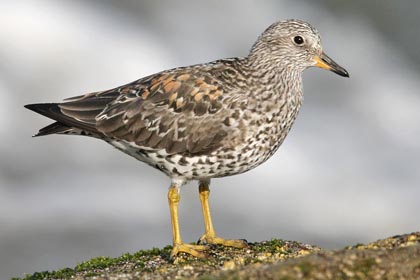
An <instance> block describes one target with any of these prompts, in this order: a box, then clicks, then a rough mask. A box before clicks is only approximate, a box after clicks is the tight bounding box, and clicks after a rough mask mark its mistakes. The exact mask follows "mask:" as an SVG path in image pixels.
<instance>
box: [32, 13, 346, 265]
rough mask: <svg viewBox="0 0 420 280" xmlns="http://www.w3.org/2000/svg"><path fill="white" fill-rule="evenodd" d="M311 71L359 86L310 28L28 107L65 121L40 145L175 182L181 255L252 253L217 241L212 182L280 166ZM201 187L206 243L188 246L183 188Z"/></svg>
mask: <svg viewBox="0 0 420 280" xmlns="http://www.w3.org/2000/svg"><path fill="white" fill-rule="evenodd" d="M311 66H317V67H320V68H324V69H328V70H331V71H333V72H335V73H337V74H338V75H341V76H344V77H349V74H348V72H347V71H346V70H345V69H344V68H342V67H341V66H339V65H338V64H337V63H335V62H334V61H333V60H332V59H331V58H329V57H328V56H327V55H326V54H325V53H324V52H323V50H322V45H321V39H320V36H319V33H318V31H317V30H316V29H315V28H314V27H312V26H311V25H310V24H308V23H306V22H304V21H301V20H286V21H280V22H276V23H274V24H272V25H271V26H269V27H268V28H267V29H266V30H265V31H264V32H263V33H262V34H261V35H260V36H259V38H258V40H257V41H256V42H255V44H254V45H253V46H252V48H251V50H250V52H249V54H248V55H247V56H246V57H236V58H229V59H221V60H217V61H213V62H209V63H204V64H197V65H192V66H187V67H179V68H175V69H170V70H165V71H162V72H159V73H156V74H153V75H150V76H147V77H144V78H141V79H139V80H136V81H134V82H131V83H129V84H126V85H123V86H119V87H116V88H113V89H110V90H105V91H99V92H93V93H89V94H85V95H81V96H76V97H72V98H68V99H65V100H64V101H63V102H61V103H40V104H29V105H26V106H25V107H26V108H28V109H30V110H32V111H35V112H37V113H39V114H41V115H44V116H46V117H48V118H51V119H53V120H55V122H54V123H52V124H50V125H48V126H46V127H44V128H42V129H40V130H39V132H38V133H37V134H36V135H35V136H42V135H49V134H68V135H84V136H89V137H94V138H98V139H102V140H104V141H106V142H108V143H109V144H111V145H112V146H114V147H116V148H117V149H118V150H120V151H122V152H124V153H126V154H128V155H130V156H133V157H134V158H136V159H138V160H140V161H142V162H145V163H146V164H148V165H150V166H152V167H154V168H157V169H159V170H160V171H162V172H163V173H165V174H166V175H167V176H169V178H170V179H171V184H170V187H169V191H168V202H169V209H170V215H171V221H172V236H173V249H172V253H171V256H172V257H174V256H176V255H177V254H178V253H179V252H185V253H189V254H191V255H193V256H196V257H206V255H207V254H206V249H207V248H208V246H211V245H212V244H218V245H225V246H233V247H239V248H243V247H246V246H247V243H246V241H245V240H227V239H223V238H221V237H219V236H217V235H216V233H215V230H214V228H213V223H212V218H211V215H210V207H209V194H210V190H209V185H210V180H211V179H212V178H216V177H224V176H230V175H235V174H239V173H242V172H245V171H248V170H250V169H252V168H254V167H256V166H258V165H260V164H261V163H263V162H265V161H266V160H267V159H268V158H270V157H271V156H272V155H273V154H274V152H275V151H276V150H277V149H278V148H279V146H280V145H281V144H282V142H283V140H284V139H285V137H286V135H287V133H288V132H289V130H290V128H291V126H292V124H293V122H294V120H295V118H296V116H297V114H298V112H299V108H300V107H301V105H302V100H303V94H302V72H303V71H304V70H305V69H306V68H308V67H311ZM191 180H198V182H199V198H200V201H201V206H202V211H203V218H204V225H205V233H204V235H202V236H201V238H200V239H199V242H198V244H187V243H183V241H182V239H181V234H180V229H179V223H178V205H179V202H180V187H181V186H182V185H184V184H185V183H187V182H189V181H191Z"/></svg>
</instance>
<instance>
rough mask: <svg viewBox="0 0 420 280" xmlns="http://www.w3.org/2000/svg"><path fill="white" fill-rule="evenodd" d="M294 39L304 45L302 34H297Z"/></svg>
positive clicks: (298, 43)
mask: <svg viewBox="0 0 420 280" xmlns="http://www.w3.org/2000/svg"><path fill="white" fill-rule="evenodd" d="M293 41H294V42H295V43H296V45H302V44H303V38H302V37H301V36H295V37H294V38H293Z"/></svg>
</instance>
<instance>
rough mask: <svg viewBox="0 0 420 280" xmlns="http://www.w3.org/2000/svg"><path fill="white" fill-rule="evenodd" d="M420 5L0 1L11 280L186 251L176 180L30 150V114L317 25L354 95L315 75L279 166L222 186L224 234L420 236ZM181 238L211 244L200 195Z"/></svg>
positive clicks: (189, 196)
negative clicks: (140, 254)
mask: <svg viewBox="0 0 420 280" xmlns="http://www.w3.org/2000/svg"><path fill="white" fill-rule="evenodd" d="M419 10H420V2H419V1H414V0H413V1H390V0H389V1H383V0H376V1H368V2H367V1H363V0H357V1H344V0H343V1H336V0H329V1H328V0H324V1H310V0H298V1H296V0H293V1H292V0H282V1H278V0H272V1H256V0H254V1H251V0H245V1H244V0H236V1H223V2H222V1H193V0H189V1H134V0H131V1H129V0H127V1H116V0H115V1H111V0H108V1H99V0H97V1H52V0H51V1H1V3H0V97H1V101H0V139H1V140H0V278H1V279H7V278H10V277H12V276H23V274H24V273H33V272H34V271H42V270H47V269H48V270H53V269H58V268H63V267H73V266H75V265H76V264H77V263H78V262H81V261H83V260H88V259H90V258H92V257H96V256H100V255H105V256H113V257H115V256H119V255H121V254H122V253H125V252H135V251H137V250H139V249H147V248H152V247H162V246H164V245H167V244H170V243H171V226H170V218H169V210H168V207H167V199H166V192H167V188H168V186H169V179H168V178H166V177H165V176H164V175H162V174H160V173H159V172H158V171H156V170H154V169H151V168H150V167H148V166H146V165H145V164H142V163H140V162H137V161H135V160H134V159H133V158H131V157H129V156H126V155H125V154H122V153H120V152H117V151H116V150H115V149H113V148H112V147H111V146H109V145H107V144H106V143H105V142H101V141H98V140H95V139H89V138H85V137H73V136H49V137H40V138H31V135H32V134H34V133H35V132H37V130H38V129H39V128H41V127H43V126H45V125H48V124H49V123H50V121H49V120H48V119H46V118H44V117H42V116H40V115H36V114H34V113H32V112H30V111H28V110H25V109H24V108H23V105H25V104H28V103H36V102H54V101H61V100H62V99H64V98H67V97H71V96H75V95H79V94H82V93H87V92H92V91H98V90H104V89H109V88H112V87H115V86H119V85H122V84H125V83H128V82H131V81H133V80H136V79H138V78H140V77H142V76H145V75H149V74H152V73H155V72H158V71H161V70H164V69H167V68H173V67H177V66H183V65H189V64H196V63H201V62H207V61H212V60H215V59H219V58H223V57H233V56H245V55H247V53H248V50H249V49H250V47H251V45H252V44H253V43H254V41H255V40H256V38H257V37H258V35H259V34H260V33H261V32H262V31H263V30H264V29H265V28H266V27H267V26H269V25H270V24H271V23H273V22H275V21H277V20H281V19H287V18H299V19H304V20H307V21H309V22H310V23H312V24H313V25H314V26H315V27H317V28H318V30H319V31H320V33H321V35H322V37H323V44H324V50H325V52H326V53H327V54H328V55H329V56H330V57H332V58H333V59H335V60H336V61H337V62H338V63H339V64H341V65H342V66H344V67H345V68H346V69H347V70H348V71H349V72H350V75H351V78H350V79H344V78H341V77H339V76H337V75H335V74H333V73H331V72H327V71H324V70H321V69H310V70H308V71H306V72H305V74H304V89H305V102H304V106H303V108H302V110H301V113H300V115H299V117H298V119H297V121H296V123H295V126H294V127H293V129H292V131H291V133H290V134H289V136H288V138H287V139H286V141H285V143H284V144H283V145H282V147H281V148H280V150H279V151H278V152H277V153H276V154H275V155H274V156H273V157H272V158H271V159H270V160H269V161H268V162H266V163H265V164H263V165H262V166H260V167H258V168H257V169H254V170H252V171H250V172H248V173H245V174H242V175H239V176H234V177H228V178H223V179H216V180H213V184H212V196H211V204H212V210H213V215H214V222H215V227H216V230H217V232H218V233H219V234H220V235H221V236H223V237H228V238H245V239H247V240H248V241H260V240H264V239H271V238H284V239H289V240H299V241H302V242H306V243H311V244H315V245H318V246H321V247H324V248H340V247H343V246H345V245H348V244H355V243H359V242H369V241H374V240H376V239H378V238H382V237H387V236H390V235H395V234H401V233H407V232H411V231H417V230H419V229H420V215H419V213H420V203H419V199H420V141H419V138H420V93H419V89H420V79H419V74H420V52H419V51H418V50H419V47H420V36H418V26H419V25H420V17H419V16H418V11H419ZM180 219H181V230H182V234H183V238H184V240H185V241H187V242H193V241H196V240H197V239H198V237H199V236H200V235H201V234H202V232H203V224H202V217H201V209H200V205H199V200H198V191H197V185H196V183H195V182H194V183H190V184H188V185H187V186H185V187H184V188H183V191H182V200H181V206H180Z"/></svg>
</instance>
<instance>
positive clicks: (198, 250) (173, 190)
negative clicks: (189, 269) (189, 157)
mask: <svg viewBox="0 0 420 280" xmlns="http://www.w3.org/2000/svg"><path fill="white" fill-rule="evenodd" d="M179 201H180V195H179V187H178V186H176V185H172V186H171V187H170V188H169V191H168V202H169V210H170V211H171V221H172V238H173V249H172V252H171V258H174V257H175V256H176V255H177V254H178V253H179V252H185V253H188V254H190V255H193V256H195V257H198V258H205V257H206V256H207V255H206V254H205V253H204V252H202V251H204V250H206V249H207V248H208V247H207V246H202V245H191V244H184V243H183V242H182V239H181V233H180V231H179V221H178V205H179Z"/></svg>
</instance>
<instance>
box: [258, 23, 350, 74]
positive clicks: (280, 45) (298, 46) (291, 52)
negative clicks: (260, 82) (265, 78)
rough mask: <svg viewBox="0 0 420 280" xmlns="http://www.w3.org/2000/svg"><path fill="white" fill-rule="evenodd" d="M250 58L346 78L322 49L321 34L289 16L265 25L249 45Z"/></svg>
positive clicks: (264, 62)
mask: <svg viewBox="0 0 420 280" xmlns="http://www.w3.org/2000/svg"><path fill="white" fill-rule="evenodd" d="M250 57H251V58H254V59H256V60H258V61H259V62H260V63H261V62H262V64H272V63H274V64H277V65H281V67H282V68H285V69H286V68H288V69H289V70H291V71H298V72H303V70H305V69H306V68H308V67H312V66H316V67H320V68H324V69H327V70H330V71H333V72H335V73H337V74H338V75H340V76H343V77H349V73H348V72H347V71H346V70H345V69H344V68H343V67H341V66H340V65H338V64H337V63H336V62H334V61H333V60H332V59H331V58H329V57H328V56H327V55H326V54H325V53H324V52H323V50H322V45H321V37H320V36H319V33H318V31H317V30H316V29H315V28H314V27H312V26H311V25H310V24H309V23H307V22H304V21H301V20H295V19H290V20H286V21H280V22H276V23H274V24H272V25H271V26H270V27H268V28H267V29H266V30H265V31H264V32H263V33H262V34H261V36H260V37H259V38H258V40H257V42H256V43H255V44H254V46H253V47H252V50H251V53H250Z"/></svg>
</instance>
